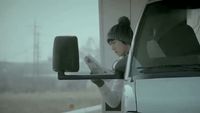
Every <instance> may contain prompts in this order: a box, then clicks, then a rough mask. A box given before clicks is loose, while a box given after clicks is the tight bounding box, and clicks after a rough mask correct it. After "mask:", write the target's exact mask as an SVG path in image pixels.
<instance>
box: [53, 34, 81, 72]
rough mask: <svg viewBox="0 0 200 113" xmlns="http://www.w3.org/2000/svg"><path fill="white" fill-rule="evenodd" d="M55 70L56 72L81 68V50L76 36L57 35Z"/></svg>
mask: <svg viewBox="0 0 200 113" xmlns="http://www.w3.org/2000/svg"><path fill="white" fill-rule="evenodd" d="M53 70H54V71H56V72H77V71H78V70H79V52H78V41H77V37H76V36H57V37H55V40H54V46H53Z"/></svg>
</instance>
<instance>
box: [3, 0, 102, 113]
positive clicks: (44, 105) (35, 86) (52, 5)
mask: <svg viewBox="0 0 200 113" xmlns="http://www.w3.org/2000/svg"><path fill="white" fill-rule="evenodd" d="M0 35H1V36H0V112H1V113H11V112H12V113H27V112H28V113H47V112H48V113H56V112H58V113H59V112H64V111H69V110H73V109H78V108H82V107H87V106H92V105H96V104H99V103H100V96H99V93H98V91H97V88H96V87H95V86H94V85H93V84H92V83H91V82H90V81H86V80H82V81H75V80H74V81H59V80H58V79H57V73H56V72H54V71H53V70H52V52H53V41H54V38H55V37H56V36H58V35H75V36H77V37H78V41H79V52H80V72H88V71H89V70H88V67H87V66H86V65H85V63H84V62H83V60H82V59H83V57H84V56H85V55H87V54H92V55H93V56H94V57H95V58H97V60H98V61H99V59H100V58H99V15H98V0H0ZM47 95H48V96H47Z"/></svg>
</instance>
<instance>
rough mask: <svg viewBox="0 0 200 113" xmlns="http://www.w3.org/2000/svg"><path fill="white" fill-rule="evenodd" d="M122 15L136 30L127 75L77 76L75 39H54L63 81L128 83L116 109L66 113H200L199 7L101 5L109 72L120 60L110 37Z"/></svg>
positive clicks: (136, 2) (125, 0)
mask: <svg viewBox="0 0 200 113" xmlns="http://www.w3.org/2000/svg"><path fill="white" fill-rule="evenodd" d="M177 2H178V3H177ZM180 2H182V3H180ZM120 16H127V17H129V18H130V21H131V27H132V28H133V29H134V36H133V40H132V43H131V49H130V52H129V56H128V61H127V64H126V71H125V75H124V76H116V75H114V74H113V73H102V74H88V75H83V74H79V73H75V72H78V70H79V52H78V50H79V49H78V39H77V37H76V36H57V37H56V38H55V40H54V48H53V70H54V71H56V72H57V73H58V79H59V80H83V79H111V80H112V79H123V80H124V81H125V83H124V91H123V97H122V100H121V102H122V103H121V104H120V106H118V107H117V108H111V107H109V106H108V105H107V104H106V103H102V105H99V106H93V107H90V108H84V109H80V110H74V111H70V112H67V113H95V112H97V113H100V112H102V113H200V90H199V86H200V5H199V4H198V3H197V2H196V1H192V0H191V1H189V0H185V1H176V0H174V1H170V0H99V23H100V37H101V38H100V48H101V50H100V51H101V64H102V65H103V66H104V67H107V68H109V67H111V66H112V62H113V61H114V60H115V58H116V56H115V55H114V54H113V53H112V52H111V49H109V47H108V45H107V43H106V38H107V37H106V34H107V32H108V29H109V28H111V26H112V25H114V24H115V22H116V21H117V19H118V18H119V17H120Z"/></svg>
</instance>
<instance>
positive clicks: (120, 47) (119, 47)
mask: <svg viewBox="0 0 200 113" xmlns="http://www.w3.org/2000/svg"><path fill="white" fill-rule="evenodd" d="M109 44H110V46H111V48H112V50H113V51H114V52H115V53H116V54H117V55H118V56H124V55H126V54H128V51H129V48H130V45H126V44H124V43H123V42H121V41H119V40H112V41H110V42H109Z"/></svg>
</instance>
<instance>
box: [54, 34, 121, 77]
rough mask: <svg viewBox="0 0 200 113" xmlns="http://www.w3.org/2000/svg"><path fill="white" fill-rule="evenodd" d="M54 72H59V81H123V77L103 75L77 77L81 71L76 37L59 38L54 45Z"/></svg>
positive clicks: (111, 74) (56, 38)
mask: <svg viewBox="0 0 200 113" xmlns="http://www.w3.org/2000/svg"><path fill="white" fill-rule="evenodd" d="M53 70H54V71H56V72H58V79H59V80H83V79H123V76H121V75H115V74H113V73H110V74H108V73H102V74H94V75H81V74H79V75H77V74H74V73H67V74H68V75H66V74H65V72H78V71H79V50H78V39H77V37H76V36H57V37H55V40H54V45H53Z"/></svg>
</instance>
